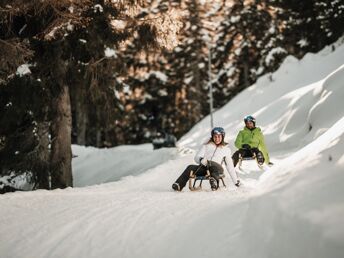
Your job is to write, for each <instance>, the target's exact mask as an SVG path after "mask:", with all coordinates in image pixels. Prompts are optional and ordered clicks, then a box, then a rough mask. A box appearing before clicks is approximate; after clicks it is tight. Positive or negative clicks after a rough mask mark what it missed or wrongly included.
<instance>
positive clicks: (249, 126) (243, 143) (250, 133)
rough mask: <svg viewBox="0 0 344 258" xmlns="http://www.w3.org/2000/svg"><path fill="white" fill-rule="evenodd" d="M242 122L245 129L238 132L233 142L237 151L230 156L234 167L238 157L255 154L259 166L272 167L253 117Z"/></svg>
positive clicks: (260, 131) (261, 134) (247, 117)
mask: <svg viewBox="0 0 344 258" xmlns="http://www.w3.org/2000/svg"><path fill="white" fill-rule="evenodd" d="M244 122H245V127H244V129H242V130H241V131H240V132H239V134H238V136H237V138H236V140H235V147H237V148H238V150H237V151H236V152H235V153H234V154H233V156H232V159H233V165H234V167H235V166H236V165H237V163H238V161H239V156H240V155H242V156H247V155H248V153H249V154H252V153H255V154H256V157H257V161H258V163H259V164H260V165H262V164H263V163H264V162H265V163H266V164H269V165H272V163H271V162H270V158H269V153H268V150H267V148H266V145H265V141H264V136H263V133H262V130H261V129H260V128H259V127H256V119H255V118H254V117H253V116H246V117H245V118H244Z"/></svg>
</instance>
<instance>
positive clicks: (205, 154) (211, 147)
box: [195, 142, 239, 184]
mask: <svg viewBox="0 0 344 258" xmlns="http://www.w3.org/2000/svg"><path fill="white" fill-rule="evenodd" d="M203 158H204V159H207V160H208V161H215V162H216V163H219V164H221V165H223V163H224V164H225V166H226V169H227V171H228V173H229V175H230V176H231V178H232V180H233V182H234V184H236V183H237V181H238V180H239V179H238V176H237V173H236V172H235V168H234V166H233V161H232V151H231V149H230V148H229V146H228V144H227V145H218V146H217V145H216V144H215V143H213V142H209V143H206V144H203V145H202V147H201V149H200V150H199V151H198V152H197V153H196V155H195V162H196V163H197V164H200V163H201V159H203Z"/></svg>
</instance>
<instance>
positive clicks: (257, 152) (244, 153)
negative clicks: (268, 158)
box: [232, 148, 264, 167]
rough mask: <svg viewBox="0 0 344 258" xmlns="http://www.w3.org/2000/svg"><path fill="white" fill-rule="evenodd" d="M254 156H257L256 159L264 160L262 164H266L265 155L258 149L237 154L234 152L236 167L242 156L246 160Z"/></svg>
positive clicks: (233, 157)
mask: <svg viewBox="0 0 344 258" xmlns="http://www.w3.org/2000/svg"><path fill="white" fill-rule="evenodd" d="M253 154H256V157H261V158H262V159H263V160H262V163H264V157H263V153H262V152H261V151H260V150H259V149H258V148H251V149H239V150H237V151H236V152H234V154H233V156H232V160H233V165H234V167H235V166H236V165H237V164H238V162H239V156H240V155H241V156H242V157H244V158H246V157H252V156H253Z"/></svg>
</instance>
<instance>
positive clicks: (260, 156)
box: [257, 151, 264, 165]
mask: <svg viewBox="0 0 344 258" xmlns="http://www.w3.org/2000/svg"><path fill="white" fill-rule="evenodd" d="M257 161H258V164H259V165H263V164H264V156H263V153H261V152H260V151H259V152H258V153H257Z"/></svg>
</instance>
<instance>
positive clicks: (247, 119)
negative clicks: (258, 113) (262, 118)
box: [244, 116, 256, 124]
mask: <svg viewBox="0 0 344 258" xmlns="http://www.w3.org/2000/svg"><path fill="white" fill-rule="evenodd" d="M249 121H250V122H253V123H254V124H255V123H256V119H255V118H254V117H253V116H245V118H244V122H245V124H246V123H247V122H249Z"/></svg>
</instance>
